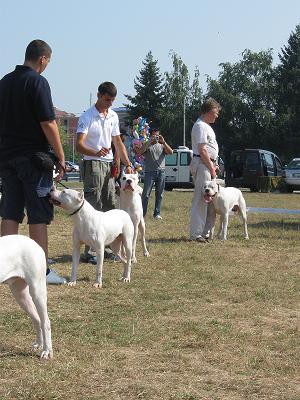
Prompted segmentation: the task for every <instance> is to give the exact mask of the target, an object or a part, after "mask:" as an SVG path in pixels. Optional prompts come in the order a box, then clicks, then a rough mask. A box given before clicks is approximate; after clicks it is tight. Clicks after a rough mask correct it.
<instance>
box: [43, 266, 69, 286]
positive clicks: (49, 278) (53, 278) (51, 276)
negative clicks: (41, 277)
mask: <svg viewBox="0 0 300 400" xmlns="http://www.w3.org/2000/svg"><path fill="white" fill-rule="evenodd" d="M46 282H47V284H48V285H64V284H65V283H67V281H66V279H65V278H63V277H62V276H59V275H58V273H57V272H55V271H54V269H50V272H49V273H48V274H47V275H46Z"/></svg>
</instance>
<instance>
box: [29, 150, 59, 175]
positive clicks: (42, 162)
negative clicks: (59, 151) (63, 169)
mask: <svg viewBox="0 0 300 400" xmlns="http://www.w3.org/2000/svg"><path fill="white" fill-rule="evenodd" d="M31 161H32V163H33V164H34V165H35V166H36V167H37V168H39V169H42V170H44V171H49V172H50V171H53V168H54V167H55V165H56V164H57V162H58V158H57V157H56V155H55V154H54V153H51V152H49V153H44V152H43V151H38V152H36V153H34V154H33V155H32V156H31Z"/></svg>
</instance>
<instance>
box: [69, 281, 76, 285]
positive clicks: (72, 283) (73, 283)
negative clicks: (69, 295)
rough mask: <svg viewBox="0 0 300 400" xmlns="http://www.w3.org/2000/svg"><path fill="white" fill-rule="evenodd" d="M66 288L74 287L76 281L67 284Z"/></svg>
mask: <svg viewBox="0 0 300 400" xmlns="http://www.w3.org/2000/svg"><path fill="white" fill-rule="evenodd" d="M68 286H76V281H71V282H68Z"/></svg>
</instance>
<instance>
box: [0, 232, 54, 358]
mask: <svg viewBox="0 0 300 400" xmlns="http://www.w3.org/2000/svg"><path fill="white" fill-rule="evenodd" d="M0 266H1V267H0V282H3V283H7V284H8V285H9V287H10V290H11V292H12V294H13V295H14V297H15V299H16V301H17V303H18V304H19V305H20V307H21V308H22V309H23V310H24V311H25V312H26V313H27V314H28V315H29V317H30V318H31V319H32V323H33V326H34V329H35V331H36V342H35V343H34V344H33V350H34V351H37V350H42V352H41V358H44V359H46V358H52V357H53V351H52V342H51V327H50V321H49V318H48V312H47V287H46V269H47V264H46V258H45V253H44V251H43V250H42V248H41V247H40V246H39V245H38V244H37V243H36V242H35V241H33V240H32V239H30V238H28V237H26V236H22V235H9V236H3V237H1V238H0Z"/></svg>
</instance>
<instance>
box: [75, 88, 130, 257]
mask: <svg viewBox="0 0 300 400" xmlns="http://www.w3.org/2000/svg"><path fill="white" fill-rule="evenodd" d="M116 95H117V88H116V87H115V85H114V84H113V83H111V82H103V83H101V85H100V86H99V87H98V94H97V102H96V104H95V105H93V106H92V107H91V108H89V109H88V110H87V111H85V112H84V113H83V114H82V116H81V117H80V119H79V121H78V127H77V142H76V150H77V151H78V152H79V153H81V154H83V163H82V168H83V171H82V178H83V184H84V195H85V199H86V200H87V201H88V202H89V203H90V204H91V205H92V206H93V207H94V208H95V209H96V210H99V211H108V210H111V209H113V208H115V183H114V178H113V177H112V175H111V166H112V161H113V153H112V149H111V144H112V142H113V144H114V146H115V149H116V152H117V154H118V156H119V157H120V158H121V161H122V163H123V164H124V165H125V166H126V173H132V169H131V163H130V161H129V158H128V155H127V151H126V148H125V146H124V144H123V142H122V140H121V138H120V130H119V118H118V115H117V114H116V112H115V111H113V110H111V108H110V107H111V106H112V104H113V101H114V100H115V98H116ZM82 259H83V261H87V262H91V263H92V264H96V263H97V260H96V257H94V256H92V255H91V254H90V253H89V247H88V246H86V247H85V251H84V255H83V257H82Z"/></svg>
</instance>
